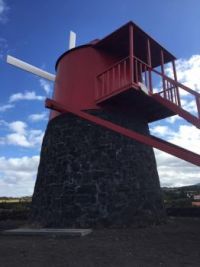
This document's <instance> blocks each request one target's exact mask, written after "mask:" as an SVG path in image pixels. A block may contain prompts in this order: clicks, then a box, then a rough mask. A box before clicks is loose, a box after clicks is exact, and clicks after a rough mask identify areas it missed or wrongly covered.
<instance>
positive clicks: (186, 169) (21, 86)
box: [0, 0, 200, 196]
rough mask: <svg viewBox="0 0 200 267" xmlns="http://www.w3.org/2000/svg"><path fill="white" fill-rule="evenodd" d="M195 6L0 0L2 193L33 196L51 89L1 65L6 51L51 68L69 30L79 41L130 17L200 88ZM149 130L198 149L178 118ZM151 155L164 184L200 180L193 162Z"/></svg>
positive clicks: (198, 6)
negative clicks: (73, 32) (170, 53)
mask: <svg viewBox="0 0 200 267" xmlns="http://www.w3.org/2000/svg"><path fill="white" fill-rule="evenodd" d="M199 10H200V1H199V0H182V1H180V0H165V1H160V0H151V1H149V0H144V1H140V0H135V1H131V0H124V1H119V0H115V1H114V0H111V1H105V0H102V1H94V0H93V1H89V0H85V1H80V0H74V1H68V0H65V1H64V0H48V1H39V0H35V1H29V0H17V1H16V0H0V77H1V78H0V88H1V91H0V196H3V195H10V196H14V195H18V196H20V195H29V194H31V193H32V191H33V186H34V182H35V177H36V172H37V166H38V162H39V153H40V146H41V141H42V137H43V133H44V131H45V127H46V124H47V122H48V111H47V110H45V108H44V99H45V97H47V96H51V94H52V91H53V84H52V83H50V82H48V81H45V80H42V79H40V78H39V77H36V76H34V75H32V74H29V73H26V72H23V71H21V70H19V69H16V68H14V67H12V66H10V65H8V64H6V62H5V59H6V55H7V54H10V55H12V56H15V57H18V58H20V59H22V60H24V61H27V62H29V63H30V64H33V65H35V66H37V67H40V68H43V69H44V70H46V71H48V72H51V73H55V68H54V67H55V62H56V60H57V58H58V57H59V56H60V54H62V53H63V52H64V51H66V50H67V49H68V35H69V31H70V30H73V31H75V32H76V33H77V45H81V44H84V43H87V42H89V41H90V40H93V39H96V38H102V37H104V36H105V35H107V34H109V33H110V32H112V31H113V30H115V29H117V28H118V27H120V26H121V25H123V24H125V23H126V22H128V21H130V20H132V21H133V22H135V23H136V24H138V25H139V26H140V27H141V28H142V29H144V31H146V32H147V33H149V34H150V35H151V36H152V37H153V38H154V39H156V40H157V41H158V42H159V43H161V44H162V45H163V46H164V47H166V48H167V49H168V50H169V51H170V52H172V53H173V54H174V55H175V56H176V57H177V58H178V61H177V69H178V78H179V80H180V81H181V82H183V83H185V84H187V85H189V86H190V87H191V88H192V89H196V90H198V91H199V92H200V30H199V25H200V16H199ZM187 100H188V99H187V98H185V100H184V101H185V106H187V108H189V109H190V110H191V111H193V110H192V109H193V105H192V102H187ZM151 131H152V133H154V134H155V135H157V136H160V137H162V138H164V139H167V140H170V141H171V142H174V143H177V144H179V145H182V146H184V147H186V148H188V149H191V150H193V151H195V152H197V153H199V152H200V147H199V141H200V135H199V132H198V131H197V130H196V129H195V128H194V127H192V126H191V125H189V124H188V123H186V122H185V121H183V120H180V119H178V118H174V119H171V120H165V121H160V122H157V123H154V124H152V125H151ZM155 152H156V158H157V164H158V170H159V175H160V180H161V184H162V185H167V186H175V185H185V184H192V183H197V182H200V175H199V168H198V167H195V166H193V165H192V164H188V163H185V162H184V161H181V160H179V159H175V158H174V157H171V156H169V155H167V154H165V153H162V152H159V151H155Z"/></svg>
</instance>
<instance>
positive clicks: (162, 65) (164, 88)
mask: <svg viewBox="0 0 200 267" xmlns="http://www.w3.org/2000/svg"><path fill="white" fill-rule="evenodd" d="M164 63H165V61H164V54H163V50H162V49H161V72H162V81H163V92H164V98H166V91H165V90H166V85H165V79H164V75H165V71H164Z"/></svg>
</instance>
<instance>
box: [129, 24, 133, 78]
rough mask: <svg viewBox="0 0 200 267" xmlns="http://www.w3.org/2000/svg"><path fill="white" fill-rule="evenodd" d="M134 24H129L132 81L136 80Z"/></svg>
mask: <svg viewBox="0 0 200 267" xmlns="http://www.w3.org/2000/svg"><path fill="white" fill-rule="evenodd" d="M133 31H134V28H133V25H132V24H130V26H129V57H130V58H129V60H130V80H131V83H133V82H134V64H133V57H134V52H133V51H134V45H133Z"/></svg>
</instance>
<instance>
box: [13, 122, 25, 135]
mask: <svg viewBox="0 0 200 267" xmlns="http://www.w3.org/2000/svg"><path fill="white" fill-rule="evenodd" d="M9 128H10V130H11V131H14V132H16V133H19V134H25V133H26V128H27V125H26V123H25V122H23V121H14V122H11V123H10V124H9Z"/></svg>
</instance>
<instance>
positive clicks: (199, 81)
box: [176, 55, 200, 92]
mask: <svg viewBox="0 0 200 267" xmlns="http://www.w3.org/2000/svg"><path fill="white" fill-rule="evenodd" d="M176 69H177V76H178V80H179V81H180V82H181V83H183V84H185V85H186V86H188V87H190V88H191V89H194V90H195V91H198V92H200V76H199V73H200V55H193V56H192V57H190V58H189V59H179V60H177V62H176Z"/></svg>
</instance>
